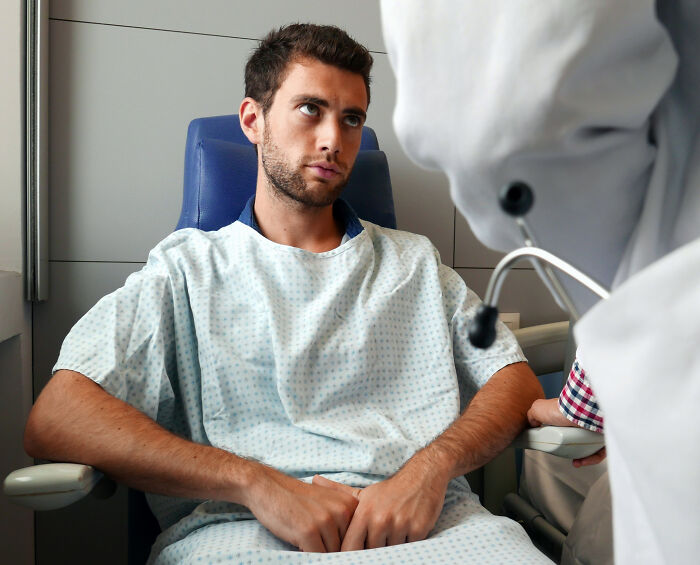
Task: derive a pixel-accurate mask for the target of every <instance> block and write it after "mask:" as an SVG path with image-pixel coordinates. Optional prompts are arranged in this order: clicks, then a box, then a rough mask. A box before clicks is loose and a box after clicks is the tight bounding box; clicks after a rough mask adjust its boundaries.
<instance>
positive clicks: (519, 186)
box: [498, 181, 535, 218]
mask: <svg viewBox="0 0 700 565" xmlns="http://www.w3.org/2000/svg"><path fill="white" fill-rule="evenodd" d="M498 202H499V203H500V205H501V209H502V210H503V211H504V212H505V213H506V214H509V215H510V216H515V217H516V218H520V217H522V216H524V215H525V214H527V213H528V212H529V211H530V208H532V205H533V204H534V203H535V193H534V192H532V189H531V188H530V186H529V185H528V184H525V183H524V182H521V181H515V182H511V183H510V184H507V185H505V186H504V187H503V188H502V189H501V194H500V195H499V196H498Z"/></svg>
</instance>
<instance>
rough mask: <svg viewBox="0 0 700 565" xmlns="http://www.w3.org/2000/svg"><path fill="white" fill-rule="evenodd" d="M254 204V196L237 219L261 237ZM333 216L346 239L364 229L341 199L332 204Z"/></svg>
mask: <svg viewBox="0 0 700 565" xmlns="http://www.w3.org/2000/svg"><path fill="white" fill-rule="evenodd" d="M254 204H255V195H253V196H251V197H250V198H249V199H248V202H246V205H245V208H243V211H242V212H241V215H240V216H239V217H238V221H239V222H241V223H243V224H245V225H246V226H250V227H251V228H253V229H254V230H255V231H257V232H258V233H259V234H260V235H262V232H261V231H260V226H259V225H258V222H257V221H256V220H255V214H254V213H253V205H254ZM333 216H334V217H335V218H337V219H338V220H340V223H341V225H344V226H345V235H346V236H347V237H348V239H352V238H353V237H355V236H356V235H358V234H359V233H360V232H361V231H362V230H363V229H365V228H363V227H362V224H361V223H360V218H358V217H357V214H356V213H355V210H353V209H352V207H351V206H350V204H348V203H347V202H345V200H343V199H342V198H338V200H336V201H335V203H334V204H333Z"/></svg>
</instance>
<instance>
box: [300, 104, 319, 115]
mask: <svg viewBox="0 0 700 565" xmlns="http://www.w3.org/2000/svg"><path fill="white" fill-rule="evenodd" d="M299 111H300V112H301V113H302V114H306V115H307V116H317V115H318V106H316V105H315V104H302V105H301V106H299Z"/></svg>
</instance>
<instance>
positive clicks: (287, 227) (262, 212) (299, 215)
mask: <svg viewBox="0 0 700 565" xmlns="http://www.w3.org/2000/svg"><path fill="white" fill-rule="evenodd" d="M253 213H254V214H255V220H256V221H257V223H258V226H259V228H260V231H261V233H262V234H263V235H264V236H265V237H266V238H267V239H269V240H271V241H274V242H275V243H279V244H281V245H289V246H291V247H298V248H299V249H305V250H306V251H312V252H313V253H322V252H324V251H330V250H331V249H335V248H336V247H338V246H339V245H340V243H341V241H342V239H343V234H344V227H343V226H340V225H339V223H338V221H337V220H336V218H335V217H334V215H333V205H332V204H331V205H328V206H324V207H321V208H319V207H313V206H305V205H303V204H301V203H298V202H295V201H293V200H291V199H288V198H285V197H284V196H280V195H277V194H273V193H272V191H271V190H269V189H267V188H266V187H265V186H260V185H258V188H257V190H256V193H255V206H254V207H253Z"/></svg>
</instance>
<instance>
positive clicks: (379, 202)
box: [176, 116, 396, 231]
mask: <svg viewBox="0 0 700 565" xmlns="http://www.w3.org/2000/svg"><path fill="white" fill-rule="evenodd" d="M363 146H365V147H367V149H365V150H363ZM377 147H378V145H377V137H376V135H375V133H374V131H372V130H371V129H370V128H367V127H365V128H364V129H363V136H362V145H361V146H360V152H359V153H358V156H357V159H356V161H355V166H354V168H353V172H352V175H351V177H350V181H349V182H348V185H347V186H346V187H345V189H344V190H343V194H342V197H343V199H345V200H346V201H347V202H348V203H349V204H350V205H351V206H352V207H353V209H354V210H355V211H356V212H357V214H358V216H359V217H360V218H362V219H364V220H368V221H370V222H372V223H375V224H379V225H381V226H384V227H389V228H396V216H395V214H394V201H393V197H392V193H391V180H390V178H389V166H388V163H387V160H386V155H384V153H383V152H382V151H379V150H378V149H377ZM257 166H258V163H257V157H256V154H255V149H254V148H253V146H252V145H251V144H250V142H249V141H248V139H247V138H246V137H245V135H243V132H242V131H241V129H240V123H239V121H238V116H216V117H214V118H199V119H196V120H193V121H192V122H191V123H190V127H189V129H188V132H187V146H186V148H185V186H184V195H183V201H182V212H181V213H180V220H179V222H178V224H177V228H176V229H182V228H188V227H193V228H198V229H201V230H204V231H212V230H217V229H219V228H221V227H223V226H226V225H228V224H230V223H232V222H234V221H236V220H237V219H238V216H239V215H240V213H241V211H242V210H243V207H244V206H245V204H246V202H247V201H248V199H249V198H250V197H251V196H252V195H253V194H254V193H255V185H256V180H257Z"/></svg>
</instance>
